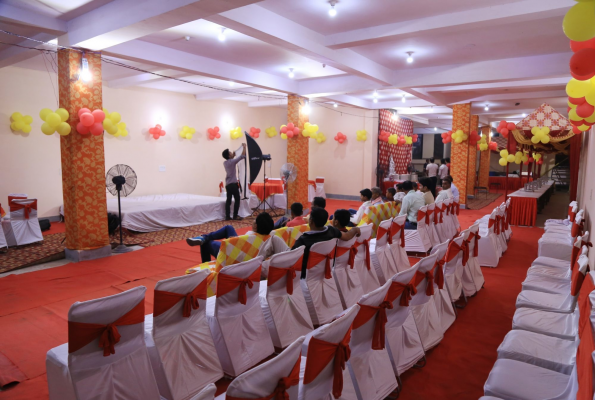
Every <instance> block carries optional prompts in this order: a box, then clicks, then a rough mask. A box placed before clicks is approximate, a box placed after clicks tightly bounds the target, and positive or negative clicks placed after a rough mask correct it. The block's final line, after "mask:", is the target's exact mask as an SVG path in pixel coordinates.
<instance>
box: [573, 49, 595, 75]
mask: <svg viewBox="0 0 595 400" xmlns="http://www.w3.org/2000/svg"><path fill="white" fill-rule="evenodd" d="M570 74H571V75H572V76H573V78H574V79H578V80H581V81H586V80H588V79H591V78H592V77H594V76H595V49H582V50H580V51H578V52H576V53H574V55H573V56H572V58H571V59H570Z"/></svg>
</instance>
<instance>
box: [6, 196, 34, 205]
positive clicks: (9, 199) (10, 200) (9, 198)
mask: <svg viewBox="0 0 595 400" xmlns="http://www.w3.org/2000/svg"><path fill="white" fill-rule="evenodd" d="M27 197H29V196H27V194H26V193H9V194H8V207H10V203H12V201H13V200H23V199H26V198H27Z"/></svg>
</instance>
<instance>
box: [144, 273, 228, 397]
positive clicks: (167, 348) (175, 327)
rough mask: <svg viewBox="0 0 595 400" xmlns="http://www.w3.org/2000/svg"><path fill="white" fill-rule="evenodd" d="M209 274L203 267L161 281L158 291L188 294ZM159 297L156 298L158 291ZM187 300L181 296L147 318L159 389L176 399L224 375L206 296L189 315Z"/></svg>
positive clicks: (191, 394) (152, 358) (148, 345)
mask: <svg viewBox="0 0 595 400" xmlns="http://www.w3.org/2000/svg"><path fill="white" fill-rule="evenodd" d="M209 274H210V272H209V271H208V270H201V271H199V272H195V273H193V274H189V275H183V276H178V277H175V278H170V279H166V280H163V281H159V282H157V284H156V285H155V291H163V292H170V293H179V294H187V293H190V292H192V291H193V290H194V289H195V288H196V287H197V286H199V285H200V284H201V283H202V282H203V281H204V280H205V279H207V277H208V276H209ZM205 284H206V282H205ZM205 293H206V289H205ZM155 299H156V300H155V302H156V301H157V295H155ZM184 303H185V300H184V299H181V300H180V301H179V302H178V303H176V304H175V305H174V306H173V307H172V308H170V309H169V310H167V311H165V312H163V313H161V314H160V315H158V316H156V317H155V316H154V315H153V314H150V315H147V316H146V318H145V331H147V333H148V335H147V338H146V341H147V348H148V351H149V355H150V356H151V361H152V363H153V371H154V373H155V377H156V379H157V383H158V385H159V391H160V393H161V395H162V396H163V397H166V398H168V399H172V400H178V399H179V400H182V399H187V398H188V397H190V396H194V395H196V394H198V392H199V391H201V390H202V389H203V388H204V387H205V386H206V385H208V384H209V383H213V382H216V381H217V380H219V379H220V378H222V377H223V369H222V368H221V363H220V362H219V358H218V356H217V350H216V349H215V344H214V343H213V338H212V336H211V330H210V329H209V324H208V322H207V318H206V308H207V301H206V299H205V300H202V299H199V300H198V304H199V306H198V309H196V310H194V309H191V310H190V317H188V318H186V317H184V316H183V312H182V310H183V308H184ZM155 304H156V303H155ZM164 389H165V390H164Z"/></svg>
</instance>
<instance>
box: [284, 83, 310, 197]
mask: <svg viewBox="0 0 595 400" xmlns="http://www.w3.org/2000/svg"><path fill="white" fill-rule="evenodd" d="M307 101H308V99H306V98H305V97H300V96H297V95H294V94H292V95H289V96H288V97H287V123H290V122H291V123H292V124H294V125H295V126H297V127H298V128H300V130H302V129H304V124H305V123H306V122H310V120H309V117H308V115H307V114H306V113H304V112H303V111H302V110H303V105H304V104H305V103H306V102H307ZM308 140H309V138H307V137H304V136H303V135H302V134H299V135H297V137H293V138H287V162H288V163H290V164H293V165H295V166H296V167H297V170H298V173H297V178H296V180H295V181H293V182H292V183H290V184H289V186H288V188H287V197H288V202H289V205H291V204H292V203H296V202H298V203H302V204H303V205H304V206H306V205H307V204H308V177H309V146H310V143H309V142H308Z"/></svg>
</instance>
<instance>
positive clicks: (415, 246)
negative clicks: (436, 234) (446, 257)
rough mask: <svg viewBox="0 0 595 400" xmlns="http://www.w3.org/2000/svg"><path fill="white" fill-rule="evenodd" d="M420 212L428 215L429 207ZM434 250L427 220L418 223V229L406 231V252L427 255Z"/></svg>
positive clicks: (424, 207)
mask: <svg viewBox="0 0 595 400" xmlns="http://www.w3.org/2000/svg"><path fill="white" fill-rule="evenodd" d="M419 211H421V212H422V213H426V212H427V211H428V207H427V206H423V207H420V208H419ZM431 248H432V242H430V238H429V237H428V232H427V230H426V219H425V218H422V219H421V220H419V221H417V229H405V250H406V251H412V252H418V253H427V252H428V251H430V249H431ZM387 279H388V278H387Z"/></svg>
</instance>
